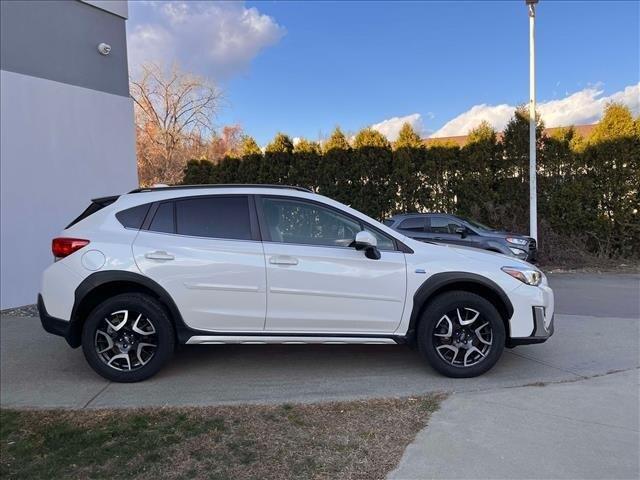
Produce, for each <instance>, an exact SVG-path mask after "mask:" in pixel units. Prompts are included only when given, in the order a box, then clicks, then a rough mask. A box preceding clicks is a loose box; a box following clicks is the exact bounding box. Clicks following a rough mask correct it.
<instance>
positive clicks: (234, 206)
mask: <svg viewBox="0 0 640 480" xmlns="http://www.w3.org/2000/svg"><path fill="white" fill-rule="evenodd" d="M175 204H176V233H178V234H179V235H189V236H193V237H210V238H228V239H234V240H251V220H250V215H249V201H248V198H247V197H246V196H227V197H225V196H212V197H197V198H186V199H180V200H176V202H175Z"/></svg>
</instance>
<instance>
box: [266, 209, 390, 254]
mask: <svg viewBox="0 0 640 480" xmlns="http://www.w3.org/2000/svg"><path fill="white" fill-rule="evenodd" d="M262 207H263V212H264V217H265V220H266V223H267V230H268V232H269V236H270V238H271V241H273V242H281V243H297V244H302V245H319V246H329V247H348V246H350V245H351V243H352V242H353V240H354V239H355V237H356V234H357V233H358V232H359V231H361V230H362V229H363V225H362V223H361V222H359V221H358V220H355V219H353V218H351V217H349V216H347V215H342V214H341V213H339V212H336V211H335V210H333V209H330V208H326V207H322V206H320V205H318V204H315V203H311V202H304V201H300V200H289V199H282V198H263V199H262ZM371 233H373V235H374V236H376V238H377V240H378V248H380V249H381V250H393V249H394V242H393V240H392V239H390V238H389V237H387V236H386V235H383V234H381V233H379V232H376V231H372V232H371Z"/></svg>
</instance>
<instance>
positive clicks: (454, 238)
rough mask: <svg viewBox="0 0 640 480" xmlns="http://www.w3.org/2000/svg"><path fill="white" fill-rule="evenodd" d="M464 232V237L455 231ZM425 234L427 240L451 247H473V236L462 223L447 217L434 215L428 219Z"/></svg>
mask: <svg viewBox="0 0 640 480" xmlns="http://www.w3.org/2000/svg"><path fill="white" fill-rule="evenodd" d="M460 229H464V230H466V233H465V235H464V236H463V235H462V234H461V233H458V232H457V230H460ZM427 233H428V236H429V240H432V241H434V242H440V243H451V244H453V245H463V246H466V247H472V246H474V244H475V242H474V240H473V237H474V236H475V234H474V233H473V232H470V231H469V230H468V229H467V228H466V227H465V226H464V225H463V224H462V223H460V222H458V221H457V220H455V219H453V218H451V217H447V216H437V215H434V216H432V217H430V218H429V223H428V225H427Z"/></svg>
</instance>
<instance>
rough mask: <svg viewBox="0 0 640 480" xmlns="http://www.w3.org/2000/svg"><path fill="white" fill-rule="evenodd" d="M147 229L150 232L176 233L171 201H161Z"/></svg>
mask: <svg viewBox="0 0 640 480" xmlns="http://www.w3.org/2000/svg"><path fill="white" fill-rule="evenodd" d="M149 230H151V231H152V232H162V233H176V228H175V225H174V215H173V202H165V203H161V204H160V206H159V207H158V209H157V210H156V213H155V215H154V216H153V220H152V221H151V225H149Z"/></svg>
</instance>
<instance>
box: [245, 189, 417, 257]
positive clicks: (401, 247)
mask: <svg viewBox="0 0 640 480" xmlns="http://www.w3.org/2000/svg"><path fill="white" fill-rule="evenodd" d="M254 198H255V204H256V210H257V213H258V223H259V225H260V234H261V236H262V241H263V242H268V243H277V244H279V245H301V246H304V247H320V248H342V249H344V248H346V249H349V250H354V248H353V247H348V246H344V247H343V246H341V245H317V244H313V243H285V242H276V241H273V240H271V234H270V233H269V228H268V227H267V221H266V218H265V215H264V209H263V208H262V199H264V198H275V199H280V200H288V201H293V202H307V203H311V204H314V205H317V206H319V207H323V208H326V209H328V210H332V211H333V212H336V213H338V214H340V215H343V216H345V217H347V218H349V219H350V220H353V221H354V222H357V223H359V224H360V226H361V227H363V226H364V227H367V228H363V230H372V231H374V232H376V233H379V234H380V235H383V236H385V237H388V238H390V239H391V241H392V242H393V249H391V250H386V249H385V250H382V249H381V251H382V252H404V253H413V250H411V249H410V248H409V247H407V246H406V245H405V244H404V243H402V242H400V241H399V240H398V239H397V238H395V237H393V236H391V235H389V234H388V233H386V232H383V231H382V230H380V229H379V228H377V227H374V226H373V225H371V224H370V223H368V222H366V221H365V220H362V219H361V218H358V217H356V216H355V215H351V214H350V213H349V212H345V211H344V210H341V209H339V208H336V207H334V206H333V205H328V204H326V203H322V202H319V201H317V200H312V199H310V198H301V197H295V196H288V195H258V194H256V195H254Z"/></svg>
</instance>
